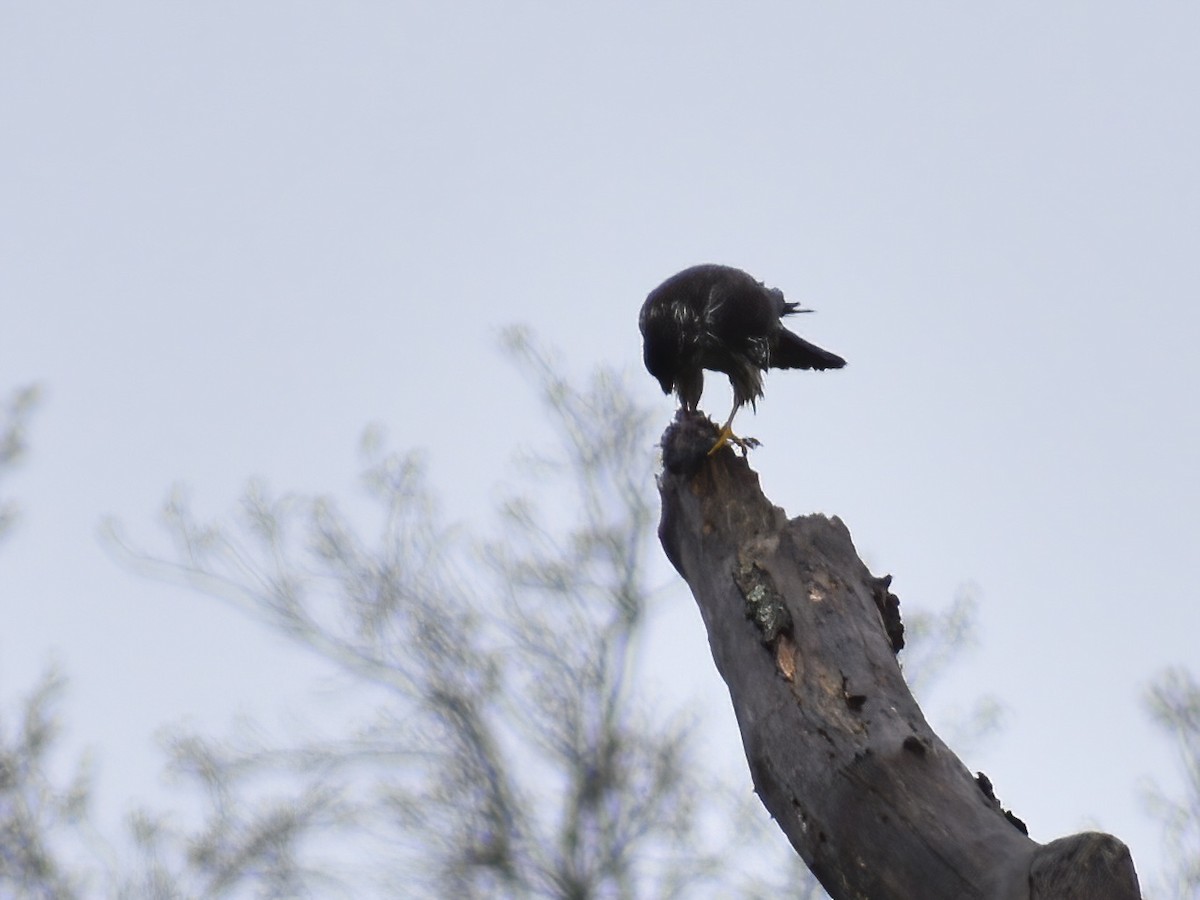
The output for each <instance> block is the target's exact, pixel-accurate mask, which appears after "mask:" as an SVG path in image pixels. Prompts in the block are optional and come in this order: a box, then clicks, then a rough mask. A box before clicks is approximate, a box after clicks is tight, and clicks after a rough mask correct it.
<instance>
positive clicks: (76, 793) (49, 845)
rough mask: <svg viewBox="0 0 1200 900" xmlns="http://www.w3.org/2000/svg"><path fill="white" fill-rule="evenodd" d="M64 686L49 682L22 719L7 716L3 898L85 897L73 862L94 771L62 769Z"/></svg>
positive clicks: (1, 789)
mask: <svg viewBox="0 0 1200 900" xmlns="http://www.w3.org/2000/svg"><path fill="white" fill-rule="evenodd" d="M62 688H63V681H62V678H61V677H60V676H59V675H58V674H57V673H56V672H53V671H51V672H49V673H47V674H46V675H45V676H43V677H42V679H41V681H40V682H39V683H38V685H37V686H36V687H35V688H34V690H33V691H32V693H31V694H30V695H29V696H28V697H27V698H26V699H25V701H24V703H23V704H22V708H21V710H20V711H19V712H18V713H17V714H16V715H15V716H11V715H8V714H3V715H0V896H3V897H22V898H24V897H29V898H34V897H37V898H42V897H44V898H55V900H58V898H71V897H76V896H83V894H82V892H81V889H82V887H83V884H84V877H83V875H82V874H81V872H80V871H79V870H77V869H76V867H74V866H73V865H72V863H71V861H70V860H71V859H72V857H73V855H74V854H75V853H76V851H77V849H78V846H79V838H80V826H81V824H82V822H83V819H84V817H85V815H86V812H87V805H88V795H89V770H88V766H87V765H86V764H83V763H81V764H79V765H77V766H75V767H74V768H73V770H70V771H68V772H67V773H66V774H65V775H64V774H63V773H62V769H61V768H60V767H59V766H58V765H57V764H56V758H55V749H56V747H55V744H56V739H57V737H58V733H59V721H58V716H57V712H56V709H55V705H56V703H57V702H58V700H59V696H60V695H61V693H62ZM75 858H78V857H77V856H76V857H75Z"/></svg>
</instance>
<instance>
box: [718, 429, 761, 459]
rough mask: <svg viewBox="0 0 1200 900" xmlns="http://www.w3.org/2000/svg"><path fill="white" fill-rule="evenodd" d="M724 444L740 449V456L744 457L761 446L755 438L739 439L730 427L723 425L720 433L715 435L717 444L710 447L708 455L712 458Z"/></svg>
mask: <svg viewBox="0 0 1200 900" xmlns="http://www.w3.org/2000/svg"><path fill="white" fill-rule="evenodd" d="M726 444H733V445H735V446H737V447H740V448H741V450H742V456H745V455H746V454H747V453H749V452H750V451H751V450H752V449H754V448H755V447H758V446H761V442H760V441H759V440H758V439H757V438H752V437H748V438H740V437H738V436H737V435H736V434H734V433H733V428H732V427H730V425H728V424H727V425H725V426H724V427H723V428H722V429H721V432H720V433H719V434H718V435H717V442H716V443H715V444H713V445H712V449H711V450H709V451H708V455H709V456H712V455H713V454H714V453H716V452H717V451H718V450H720V449H721V448H722V447H724V446H725V445H726Z"/></svg>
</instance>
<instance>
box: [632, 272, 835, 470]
mask: <svg viewBox="0 0 1200 900" xmlns="http://www.w3.org/2000/svg"><path fill="white" fill-rule="evenodd" d="M811 311H812V310H808V309H801V308H800V304H798V303H789V302H788V301H787V300H785V299H784V297H783V292H782V291H780V290H779V289H778V288H769V287H767V286H766V285H764V284H763V283H762V282H761V281H758V280H756V279H755V278H754V277H753V276H752V275H750V274H748V273H746V272H743V271H742V270H741V269H735V268H733V267H732V266H723V265H716V264H711V263H710V264H705V265H698V266H692V267H690V268H687V269H684V270H683V271H682V272H678V273H677V274H675V275H672V276H671V277H670V278H668V279H667V280H666V281H664V282H663V283H662V284H660V285H659V286H658V287H656V288H655V289H654V290H652V291H651V292H650V293H649V295H648V296H647V297H646V302H645V303H644V304H642V312H641V315H640V316H639V317H638V327H639V329H640V330H641V332H642V359H643V361H644V362H645V364H646V369H647V370H648V371H649V372H650V374H651V375H653V376H654V377H655V378H656V379H658V383H659V385H660V386H661V387H662V390H663V393H664V394H670V393H671V392H672V391H674V392H675V394H676V395H677V396H678V397H679V402H680V404H681V406H682V408H683V410H685V411H686V412H689V413H694V412H696V408H697V406H698V405H699V403H700V395H701V393H702V392H703V391H704V370H705V369H709V370H710V371H714V372H724V373H725V374H726V375H728V376H729V383H730V384H731V385H732V387H733V409H732V410H731V411H730V413H729V418H728V419H727V420H726V421H725V424H724V425H723V426H722V427H721V430H720V432H719V433H718V436H717V442H716V443H715V444H714V445H713V447H712V449H711V450H709V451H708V453H709V455H710V456H711V455H712V454H714V453H716V452H717V451H718V450H720V449H721V448H722V447H723V446H725V445H726V444H727V443H733V444H736V445H737V446H739V447H740V448H741V449H742V454H743V455H745V454H746V452H747V451H748V450H749V449H750V447H753V446H757V444H758V441H755V440H754V439H753V438H739V437H737V436H736V435H734V433H733V418H734V416H735V415H737V411H738V410H739V409H740V408H741V407H742V406H744V405H745V404H746V403H749V404H750V408H751V409H757V403H756V402H757V400H758V399H759V398H760V397H762V396H763V378H762V376H763V372H765V371H766V370H767V369H840V368H842V366H844V365H846V360H844V359H842V357H840V356H838V355H837V354H836V353H830V352H829V351H828V350H823V349H821V348H820V347H818V346H816V345H815V344H810V343H809V342H808V341H806V340H804V338H802V337H800V336H799V335H797V334H794V333H792V332H791V331H788V330H787V329H786V328H784V327H783V324H782V322H781V321H780V320H781V319H782V318H783V317H784V316H790V315H793V314H795V313H802V312H804V313H806V312H811Z"/></svg>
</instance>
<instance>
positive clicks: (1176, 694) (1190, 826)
mask: <svg viewBox="0 0 1200 900" xmlns="http://www.w3.org/2000/svg"><path fill="white" fill-rule="evenodd" d="M1146 706H1147V709H1148V710H1149V712H1150V716H1151V718H1152V719H1153V720H1154V722H1155V724H1156V725H1158V726H1159V727H1160V728H1161V729H1162V730H1163V731H1165V732H1166V733H1167V734H1168V735H1169V736H1170V738H1171V741H1172V743H1173V744H1174V745H1175V749H1176V752H1177V753H1178V758H1179V763H1180V772H1181V773H1182V776H1183V795H1182V796H1181V797H1180V798H1178V799H1175V798H1173V797H1170V796H1168V795H1167V794H1166V793H1165V792H1164V791H1163V789H1162V788H1161V787H1160V786H1159V785H1157V784H1150V785H1147V786H1146V789H1145V798H1146V802H1147V805H1148V807H1149V809H1150V811H1151V814H1152V815H1154V817H1155V818H1157V819H1158V820H1159V821H1160V822H1162V826H1163V843H1164V845H1165V847H1166V848H1167V851H1168V854H1169V859H1170V865H1171V869H1170V870H1169V871H1168V872H1167V873H1165V875H1166V877H1165V879H1164V880H1163V882H1162V884H1161V885H1159V889H1158V893H1157V894H1156V895H1161V896H1166V897H1176V898H1179V900H1194V898H1196V897H1200V682H1197V681H1196V677H1195V676H1194V675H1193V674H1192V673H1191V672H1189V671H1188V670H1187V669H1184V668H1181V667H1174V668H1170V669H1167V670H1166V671H1165V672H1163V673H1162V674H1161V675H1160V676H1159V677H1158V678H1157V679H1156V680H1155V681H1154V683H1153V684H1152V685H1151V686H1150V689H1149V690H1148V691H1147V692H1146Z"/></svg>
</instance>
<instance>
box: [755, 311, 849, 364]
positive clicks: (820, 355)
mask: <svg viewBox="0 0 1200 900" xmlns="http://www.w3.org/2000/svg"><path fill="white" fill-rule="evenodd" d="M803 312H808V310H803ZM845 364H846V361H845V360H844V359H842V358H841V357H840V356H838V355H837V354H836V353H830V352H829V351H828V350H822V349H821V348H820V347H818V346H817V345H816V344H810V343H809V342H808V341H806V340H805V339H804V338H802V337H800V336H799V335H798V334H792V333H791V332H790V331H788V330H787V329H786V328H781V329H780V334H779V342H778V343H777V344H776V345H775V348H774V350H773V352H772V353H771V367H772V368H775V369H840V368H841V367H842V366H844V365H845Z"/></svg>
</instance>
